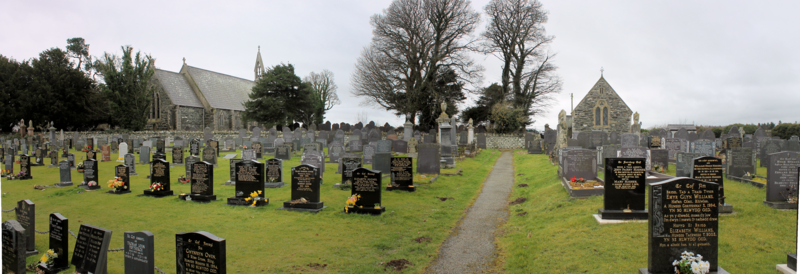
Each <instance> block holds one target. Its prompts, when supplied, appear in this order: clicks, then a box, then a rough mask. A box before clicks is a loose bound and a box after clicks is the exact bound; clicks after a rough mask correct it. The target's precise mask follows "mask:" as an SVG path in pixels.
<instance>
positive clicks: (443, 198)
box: [436, 197, 455, 202]
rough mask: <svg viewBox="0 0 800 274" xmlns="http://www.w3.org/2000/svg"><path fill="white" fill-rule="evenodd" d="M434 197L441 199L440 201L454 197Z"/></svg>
mask: <svg viewBox="0 0 800 274" xmlns="http://www.w3.org/2000/svg"><path fill="white" fill-rule="evenodd" d="M436 199H439V200H442V202H444V201H447V200H448V199H455V198H453V197H436Z"/></svg>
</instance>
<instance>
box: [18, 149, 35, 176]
mask: <svg viewBox="0 0 800 274" xmlns="http://www.w3.org/2000/svg"><path fill="white" fill-rule="evenodd" d="M19 171H20V172H24V174H23V175H22V176H19V178H18V179H20V180H28V179H33V176H32V174H33V172H32V170H31V158H30V156H28V154H22V155H20V156H19Z"/></svg>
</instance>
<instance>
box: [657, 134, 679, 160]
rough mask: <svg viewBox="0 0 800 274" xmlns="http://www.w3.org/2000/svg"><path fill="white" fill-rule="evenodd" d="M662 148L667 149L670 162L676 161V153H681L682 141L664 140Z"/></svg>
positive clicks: (675, 139) (674, 139)
mask: <svg viewBox="0 0 800 274" xmlns="http://www.w3.org/2000/svg"><path fill="white" fill-rule="evenodd" d="M663 140H664V141H663V143H662V144H661V147H662V148H663V149H666V150H667V151H668V152H669V154H668V156H669V159H670V160H675V153H678V152H680V151H681V143H682V142H681V140H680V139H677V138H664V139H663Z"/></svg>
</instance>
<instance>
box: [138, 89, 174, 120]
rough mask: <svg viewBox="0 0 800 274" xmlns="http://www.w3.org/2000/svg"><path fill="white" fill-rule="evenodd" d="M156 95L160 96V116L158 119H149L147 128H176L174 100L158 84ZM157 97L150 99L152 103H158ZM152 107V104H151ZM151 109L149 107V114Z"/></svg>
mask: <svg viewBox="0 0 800 274" xmlns="http://www.w3.org/2000/svg"><path fill="white" fill-rule="evenodd" d="M155 96H158V99H159V102H160V103H159V106H158V110H157V111H158V112H159V115H158V118H156V119H148V120H147V125H146V126H145V128H147V129H154V130H171V129H174V128H175V112H174V111H173V110H175V105H174V104H172V100H170V99H169V96H167V94H166V93H165V92H164V89H163V88H162V87H161V86H160V85H156V93H155ZM155 99H156V98H153V100H152V101H150V103H151V104H155V103H156V100H155ZM151 107H152V106H151ZM149 111H150V109H148V115H149V113H150V112H149Z"/></svg>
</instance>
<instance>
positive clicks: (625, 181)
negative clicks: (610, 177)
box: [612, 160, 645, 189]
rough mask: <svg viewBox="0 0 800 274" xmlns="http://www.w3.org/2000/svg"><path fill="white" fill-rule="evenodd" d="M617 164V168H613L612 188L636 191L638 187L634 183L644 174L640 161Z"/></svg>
mask: <svg viewBox="0 0 800 274" xmlns="http://www.w3.org/2000/svg"><path fill="white" fill-rule="evenodd" d="M618 164H619V165H618V166H616V167H614V177H616V178H615V179H616V180H614V182H613V184H612V185H613V186H614V188H615V189H636V187H638V186H639V183H638V182H637V181H636V180H637V178H640V177H641V176H643V174H644V173H645V169H644V166H643V165H642V161H633V160H630V161H621V162H619V163H618Z"/></svg>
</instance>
